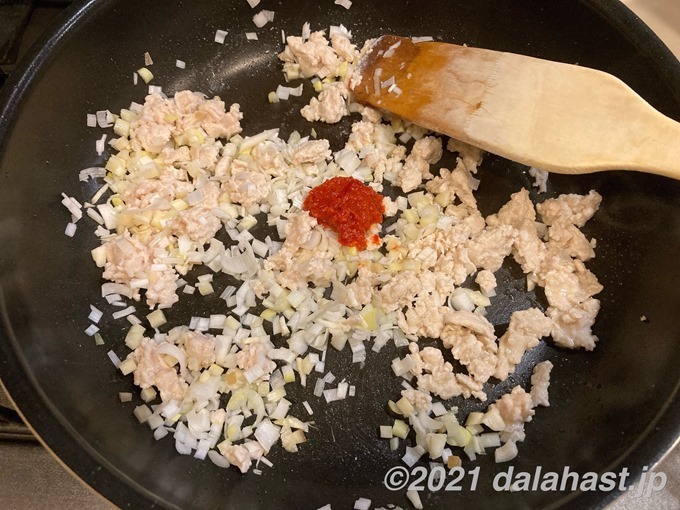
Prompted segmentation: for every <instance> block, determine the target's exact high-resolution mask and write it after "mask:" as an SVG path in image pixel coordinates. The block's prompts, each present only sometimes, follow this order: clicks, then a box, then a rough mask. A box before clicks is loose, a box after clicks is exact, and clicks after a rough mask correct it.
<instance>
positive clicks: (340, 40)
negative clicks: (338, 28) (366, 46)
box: [331, 34, 359, 62]
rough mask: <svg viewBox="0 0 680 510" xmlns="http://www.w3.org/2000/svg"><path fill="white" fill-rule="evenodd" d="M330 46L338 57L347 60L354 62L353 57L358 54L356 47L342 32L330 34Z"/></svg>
mask: <svg viewBox="0 0 680 510" xmlns="http://www.w3.org/2000/svg"><path fill="white" fill-rule="evenodd" d="M331 46H332V47H333V51H335V53H336V54H337V55H338V57H340V58H341V59H342V60H345V61H347V62H354V59H355V58H357V57H358V55H359V52H358V51H357V47H356V46H355V45H354V44H352V43H351V42H350V40H349V39H348V38H347V37H345V36H344V35H342V34H334V35H332V36H331Z"/></svg>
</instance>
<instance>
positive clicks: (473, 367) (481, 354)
mask: <svg viewBox="0 0 680 510" xmlns="http://www.w3.org/2000/svg"><path fill="white" fill-rule="evenodd" d="M441 339H442V341H443V342H444V347H447V348H450V349H451V353H452V354H453V357H454V358H456V359H457V360H458V361H459V362H460V363H461V364H462V365H465V367H466V368H467V371H468V373H469V374H470V376H471V377H472V378H473V379H474V380H476V381H478V382H480V383H484V382H486V381H488V380H489V377H491V376H492V375H493V372H494V369H495V368H496V354H495V352H494V351H495V347H496V344H495V343H493V344H492V346H491V345H489V344H488V343H487V342H484V341H483V340H480V338H479V337H478V336H477V335H475V334H474V333H473V332H471V331H470V330H469V329H467V328H464V327H462V326H458V325H447V326H444V329H443V331H442V334H441Z"/></svg>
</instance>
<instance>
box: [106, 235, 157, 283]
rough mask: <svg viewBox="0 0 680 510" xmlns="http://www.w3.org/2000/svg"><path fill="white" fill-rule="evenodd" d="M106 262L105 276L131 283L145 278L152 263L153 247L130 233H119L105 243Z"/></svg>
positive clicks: (114, 280) (120, 281) (115, 280)
mask: <svg viewBox="0 0 680 510" xmlns="http://www.w3.org/2000/svg"><path fill="white" fill-rule="evenodd" d="M104 249H105V251H106V264H105V266H104V274H103V276H104V278H106V279H107V280H111V281H113V282H116V283H130V280H131V279H132V278H136V277H138V278H145V277H146V273H147V271H148V270H149V267H150V265H151V248H149V247H148V246H146V245H145V244H143V243H142V242H141V241H139V239H137V238H136V237H131V236H130V235H129V234H127V233H125V234H120V235H117V236H115V237H113V238H111V239H109V240H107V241H106V242H105V243H104Z"/></svg>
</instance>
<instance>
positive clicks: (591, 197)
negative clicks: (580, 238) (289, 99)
mask: <svg viewBox="0 0 680 510" xmlns="http://www.w3.org/2000/svg"><path fill="white" fill-rule="evenodd" d="M601 202H602V196H601V195H600V194H599V193H598V192H597V191H591V192H590V193H588V194H587V195H575V194H569V195H560V196H559V197H557V198H551V199H549V200H546V201H545V202H543V203H541V204H538V205H537V206H536V210H537V211H538V213H539V214H540V215H541V217H542V218H543V222H544V223H545V224H546V225H552V224H553V223H558V222H564V223H570V224H572V225H576V226H577V227H582V226H583V225H585V224H586V222H587V221H588V220H589V219H590V218H592V217H593V214H595V212H597V210H598V209H599V207H600V203H601Z"/></svg>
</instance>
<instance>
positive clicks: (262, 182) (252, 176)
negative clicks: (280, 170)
mask: <svg viewBox="0 0 680 510" xmlns="http://www.w3.org/2000/svg"><path fill="white" fill-rule="evenodd" d="M232 166H233V163H232ZM222 190H223V191H224V192H225V193H226V194H227V195H228V196H229V200H231V202H233V203H235V204H241V205H243V206H245V207H250V206H252V205H254V204H261V203H262V202H264V201H265V200H266V199H267V197H268V196H269V180H268V179H267V176H266V175H265V174H263V173H260V172H251V171H248V170H243V171H237V172H235V173H233V172H232V174H231V178H229V179H228V180H227V181H226V182H224V184H222Z"/></svg>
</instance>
